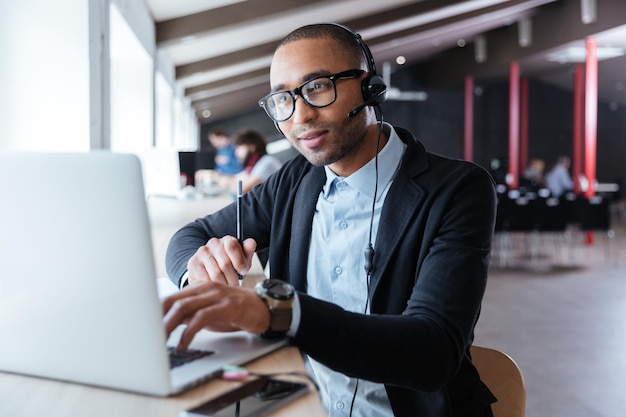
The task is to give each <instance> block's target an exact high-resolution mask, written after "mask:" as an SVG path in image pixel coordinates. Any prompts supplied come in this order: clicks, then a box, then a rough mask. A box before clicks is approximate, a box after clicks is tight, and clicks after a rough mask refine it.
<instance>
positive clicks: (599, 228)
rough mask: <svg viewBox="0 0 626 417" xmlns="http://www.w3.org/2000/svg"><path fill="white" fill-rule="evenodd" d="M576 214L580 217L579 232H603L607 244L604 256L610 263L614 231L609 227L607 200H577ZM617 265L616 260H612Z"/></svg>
mask: <svg viewBox="0 0 626 417" xmlns="http://www.w3.org/2000/svg"><path fill="white" fill-rule="evenodd" d="M578 205H579V206H578V213H579V216H580V230H582V231H583V232H604V234H605V235H606V237H607V240H608V244H605V256H606V259H607V261H609V262H611V259H612V258H614V257H613V256H612V253H613V249H614V248H613V246H614V243H613V241H614V238H615V230H613V228H612V227H611V208H610V206H609V200H608V199H606V198H603V197H601V196H594V197H591V198H583V199H580V200H578ZM614 261H615V263H617V258H614Z"/></svg>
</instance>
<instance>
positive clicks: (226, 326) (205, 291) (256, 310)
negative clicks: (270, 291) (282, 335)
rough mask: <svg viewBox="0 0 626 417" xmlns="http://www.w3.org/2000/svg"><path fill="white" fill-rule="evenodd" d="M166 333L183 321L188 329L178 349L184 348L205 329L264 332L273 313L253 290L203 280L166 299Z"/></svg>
mask: <svg viewBox="0 0 626 417" xmlns="http://www.w3.org/2000/svg"><path fill="white" fill-rule="evenodd" d="M162 306H163V324H164V325H165V331H166V334H167V335H168V336H169V335H170V333H171V332H172V331H173V330H174V329H175V328H176V327H177V326H178V325H180V324H186V325H187V328H186V329H185V331H184V332H183V335H182V336H181V339H180V342H179V344H178V349H185V348H187V346H189V343H191V340H192V339H193V337H194V336H195V334H196V333H198V332H199V331H200V330H201V329H202V328H205V329H208V330H213V331H220V332H227V331H235V330H245V331H247V332H250V333H263V332H264V331H266V330H267V329H268V328H269V327H270V312H269V309H268V308H267V306H266V305H265V303H264V302H263V300H261V299H260V298H259V297H258V296H257V295H256V294H255V292H254V290H253V289H249V288H244V287H239V286H229V285H226V284H224V283H218V282H212V281H207V282H201V283H198V284H196V285H190V286H188V287H185V288H184V289H182V290H181V291H179V292H177V293H175V294H172V295H170V296H168V297H166V298H165V299H164V300H163V302H162Z"/></svg>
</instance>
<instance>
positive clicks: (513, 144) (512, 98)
mask: <svg viewBox="0 0 626 417" xmlns="http://www.w3.org/2000/svg"><path fill="white" fill-rule="evenodd" d="M518 183H519V64H518V63H517V62H511V65H510V69H509V187H510V188H512V189H515V188H517V186H518Z"/></svg>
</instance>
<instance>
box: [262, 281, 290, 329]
mask: <svg viewBox="0 0 626 417" xmlns="http://www.w3.org/2000/svg"><path fill="white" fill-rule="evenodd" d="M255 291H256V295H258V296H259V297H260V298H261V300H263V301H264V302H265V304H266V305H267V308H269V310H270V327H269V329H267V330H266V331H265V332H263V333H261V337H264V338H276V337H282V336H285V334H287V330H289V326H291V306H292V304H293V298H294V294H295V292H294V289H293V287H292V286H291V285H289V284H288V283H286V282H284V281H281V280H279V279H266V280H263V281H261V282H259V283H258V284H256V287H255Z"/></svg>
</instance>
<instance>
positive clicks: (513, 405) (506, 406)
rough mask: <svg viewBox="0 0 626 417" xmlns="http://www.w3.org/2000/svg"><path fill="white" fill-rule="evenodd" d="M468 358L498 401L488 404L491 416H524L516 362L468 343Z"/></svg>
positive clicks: (521, 382)
mask: <svg viewBox="0 0 626 417" xmlns="http://www.w3.org/2000/svg"><path fill="white" fill-rule="evenodd" d="M471 353H472V362H473V363H474V366H476V369H478V373H479V374H480V379H481V380H482V381H483V382H484V383H485V384H486V385H487V387H489V389H490V390H491V392H492V393H493V395H495V396H496V398H497V399H498V401H497V402H496V403H494V404H492V405H491V408H492V410H493V416H494V417H524V415H525V412H526V387H525V386H524V378H523V376H522V372H521V370H520V368H519V366H517V363H515V361H514V360H513V359H512V358H511V357H510V356H509V355H507V354H505V353H503V352H500V351H499V350H495V349H490V348H486V347H480V346H472V348H471Z"/></svg>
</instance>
